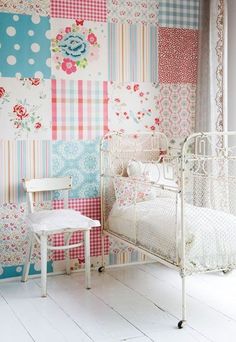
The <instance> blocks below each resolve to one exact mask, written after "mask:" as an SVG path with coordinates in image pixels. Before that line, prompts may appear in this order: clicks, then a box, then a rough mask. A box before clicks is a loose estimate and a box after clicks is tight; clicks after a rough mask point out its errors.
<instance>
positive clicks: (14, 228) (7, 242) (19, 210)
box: [0, 202, 52, 266]
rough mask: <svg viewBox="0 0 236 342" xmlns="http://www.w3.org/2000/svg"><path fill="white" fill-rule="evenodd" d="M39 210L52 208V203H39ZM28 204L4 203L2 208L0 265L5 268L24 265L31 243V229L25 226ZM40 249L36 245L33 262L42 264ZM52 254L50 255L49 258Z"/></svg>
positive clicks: (0, 216)
mask: <svg viewBox="0 0 236 342" xmlns="http://www.w3.org/2000/svg"><path fill="white" fill-rule="evenodd" d="M36 206H37V209H38V210H43V209H49V208H51V203H50V202H45V203H38V204H37V205H36ZM27 212H28V211H27V206H26V203H23V204H20V205H18V204H16V203H4V204H2V205H1V206H0V264H1V265H3V266H10V265H22V264H23V263H24V261H25V256H26V252H27V247H28V243H29V228H28V227H27V225H26V224H25V217H26V215H27ZM39 256H40V248H39V245H38V244H37V243H35V248H34V250H33V254H32V262H34V263H37V264H38V265H39V263H40V257H39ZM51 257H52V253H50V252H49V253H48V258H49V259H50V258H51Z"/></svg>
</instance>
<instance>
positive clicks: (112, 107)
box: [108, 82, 160, 132]
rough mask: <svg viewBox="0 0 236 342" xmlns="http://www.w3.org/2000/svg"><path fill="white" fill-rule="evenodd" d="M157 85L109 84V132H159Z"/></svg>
mask: <svg viewBox="0 0 236 342" xmlns="http://www.w3.org/2000/svg"><path fill="white" fill-rule="evenodd" d="M158 93H159V89H158V84H157V83H117V82H110V83H109V91H108V94H109V124H108V127H109V130H110V131H125V132H134V131H137V132H139V131H143V130H149V131H155V130H159V125H160V117H159V108H158Z"/></svg>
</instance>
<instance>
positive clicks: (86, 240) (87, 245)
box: [84, 230, 91, 289]
mask: <svg viewBox="0 0 236 342" xmlns="http://www.w3.org/2000/svg"><path fill="white" fill-rule="evenodd" d="M84 255H85V286H86V288H87V289H90V288H91V265H90V230H85V231H84Z"/></svg>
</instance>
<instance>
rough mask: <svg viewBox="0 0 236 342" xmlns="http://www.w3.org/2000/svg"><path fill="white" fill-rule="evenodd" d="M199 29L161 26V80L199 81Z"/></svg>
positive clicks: (161, 81) (167, 81) (193, 82)
mask: <svg viewBox="0 0 236 342" xmlns="http://www.w3.org/2000/svg"><path fill="white" fill-rule="evenodd" d="M198 36H199V34H198V31H197V30H189V29H177V28H164V27H160V28H159V82H160V83H191V84H196V83H197V66H198Z"/></svg>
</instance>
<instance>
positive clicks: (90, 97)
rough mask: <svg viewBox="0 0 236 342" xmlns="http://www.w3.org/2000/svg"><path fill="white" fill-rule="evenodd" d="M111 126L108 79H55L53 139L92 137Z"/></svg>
mask: <svg viewBox="0 0 236 342" xmlns="http://www.w3.org/2000/svg"><path fill="white" fill-rule="evenodd" d="M107 126H108V85H107V82H105V81H104V82H100V81H81V80H80V81H74V80H58V81H56V80H52V139H53V140H78V139H80V140H87V139H89V140H91V139H94V138H96V137H98V136H102V135H103V134H104V133H106V132H107V130H108V127H107Z"/></svg>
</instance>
